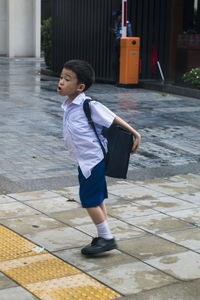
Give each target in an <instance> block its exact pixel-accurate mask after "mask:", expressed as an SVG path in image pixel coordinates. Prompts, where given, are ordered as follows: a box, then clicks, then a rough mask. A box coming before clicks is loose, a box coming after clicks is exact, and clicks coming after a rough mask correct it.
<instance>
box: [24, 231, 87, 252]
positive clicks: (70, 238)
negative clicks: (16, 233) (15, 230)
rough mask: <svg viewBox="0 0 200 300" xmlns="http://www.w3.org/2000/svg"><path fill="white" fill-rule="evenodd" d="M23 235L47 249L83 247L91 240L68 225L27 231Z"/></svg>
mask: <svg viewBox="0 0 200 300" xmlns="http://www.w3.org/2000/svg"><path fill="white" fill-rule="evenodd" d="M24 236H25V237H26V238H28V239H29V240H31V241H33V242H34V243H36V244H38V245H40V246H42V247H44V248H46V249H48V250H49V251H56V250H64V249H67V248H74V247H83V246H85V244H89V243H90V242H91V238H90V237H89V236H88V235H86V234H85V233H82V232H80V231H78V230H76V229H74V228H72V227H69V226H65V227H59V228H55V229H51V230H45V231H40V232H34V233H29V234H25V235H24Z"/></svg>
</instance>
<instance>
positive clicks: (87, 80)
mask: <svg viewBox="0 0 200 300" xmlns="http://www.w3.org/2000/svg"><path fill="white" fill-rule="evenodd" d="M63 68H65V69H68V70H71V71H73V72H74V73H75V74H76V76H77V79H78V83H84V84H85V89H84V91H86V90H87V89H89V87H90V86H91V85H92V84H93V83H94V81H95V73H94V70H93V68H92V66H91V65H90V64H89V63H88V62H87V61H84V60H80V59H73V60H69V61H67V62H66V63H64V65H63Z"/></svg>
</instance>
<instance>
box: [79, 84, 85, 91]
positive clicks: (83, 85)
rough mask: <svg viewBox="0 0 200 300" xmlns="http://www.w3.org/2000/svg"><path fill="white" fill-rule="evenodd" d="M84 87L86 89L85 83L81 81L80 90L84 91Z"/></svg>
mask: <svg viewBox="0 0 200 300" xmlns="http://www.w3.org/2000/svg"><path fill="white" fill-rule="evenodd" d="M84 89H85V83H80V84H79V87H78V91H79V92H81V93H82V92H83V91H84Z"/></svg>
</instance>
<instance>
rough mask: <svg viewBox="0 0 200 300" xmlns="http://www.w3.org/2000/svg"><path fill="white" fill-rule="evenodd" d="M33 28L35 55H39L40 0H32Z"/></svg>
mask: <svg viewBox="0 0 200 300" xmlns="http://www.w3.org/2000/svg"><path fill="white" fill-rule="evenodd" d="M34 12H35V15H34V19H35V20H34V23H35V26H34V29H35V57H37V58H39V57H40V53H41V51H40V48H41V0H34Z"/></svg>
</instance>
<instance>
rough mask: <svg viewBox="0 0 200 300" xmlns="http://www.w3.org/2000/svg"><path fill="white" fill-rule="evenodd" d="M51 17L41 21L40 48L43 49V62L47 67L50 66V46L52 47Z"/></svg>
mask: <svg viewBox="0 0 200 300" xmlns="http://www.w3.org/2000/svg"><path fill="white" fill-rule="evenodd" d="M51 26H52V18H48V19H46V20H44V21H43V22H42V26H41V48H42V51H44V59H45V63H46V65H47V66H48V67H50V66H51V48H52V39H51V37H52V32H51Z"/></svg>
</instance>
